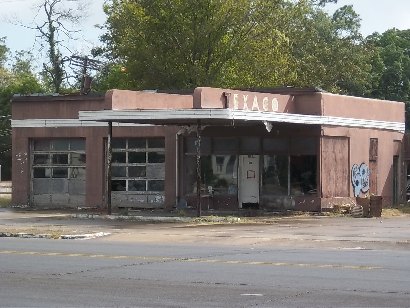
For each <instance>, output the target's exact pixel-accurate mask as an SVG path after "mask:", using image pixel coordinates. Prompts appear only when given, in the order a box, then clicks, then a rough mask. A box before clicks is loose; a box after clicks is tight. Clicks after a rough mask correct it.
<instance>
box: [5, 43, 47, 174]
mask: <svg viewBox="0 0 410 308" xmlns="http://www.w3.org/2000/svg"><path fill="white" fill-rule="evenodd" d="M0 59H2V60H1V61H0V164H1V165H2V179H10V178H11V127H10V115H11V108H10V107H11V106H10V101H11V99H12V97H13V95H14V94H16V93H20V94H30V93H39V92H42V87H41V85H40V82H39V81H38V79H37V77H36V76H35V74H34V73H33V68H32V65H31V63H32V56H31V55H30V53H27V52H18V53H17V54H16V55H15V56H14V60H13V61H8V60H9V57H8V48H7V47H6V45H5V43H4V39H2V40H0ZM6 62H7V63H8V62H10V68H7V67H6V66H5V64H6Z"/></svg>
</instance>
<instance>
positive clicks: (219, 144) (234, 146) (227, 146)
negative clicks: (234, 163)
mask: <svg viewBox="0 0 410 308" xmlns="http://www.w3.org/2000/svg"><path fill="white" fill-rule="evenodd" d="M213 140H214V142H213V145H214V152H215V153H217V152H219V153H227V152H229V153H231V152H236V151H237V150H238V139H236V138H214V139H213Z"/></svg>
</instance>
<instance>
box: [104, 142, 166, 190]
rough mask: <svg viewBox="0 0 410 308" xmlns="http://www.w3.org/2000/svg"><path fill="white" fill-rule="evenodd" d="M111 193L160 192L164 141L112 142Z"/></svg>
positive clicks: (162, 188)
mask: <svg viewBox="0 0 410 308" xmlns="http://www.w3.org/2000/svg"><path fill="white" fill-rule="evenodd" d="M111 175H112V181H111V189H112V191H138V192H147V191H151V192H163V191H164V189H165V188H164V186H165V184H164V180H165V138H129V139H124V138H114V139H113V142H112V174H111Z"/></svg>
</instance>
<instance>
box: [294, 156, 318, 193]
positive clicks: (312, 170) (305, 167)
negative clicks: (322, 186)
mask: <svg viewBox="0 0 410 308" xmlns="http://www.w3.org/2000/svg"><path fill="white" fill-rule="evenodd" d="M316 166H317V159H316V156H315V155H300V156H291V157H290V187H291V195H306V194H316V190H317V185H316Z"/></svg>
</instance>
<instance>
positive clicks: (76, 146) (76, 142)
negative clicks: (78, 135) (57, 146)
mask: <svg viewBox="0 0 410 308" xmlns="http://www.w3.org/2000/svg"><path fill="white" fill-rule="evenodd" d="M70 150H71V151H85V139H71V140H70Z"/></svg>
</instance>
